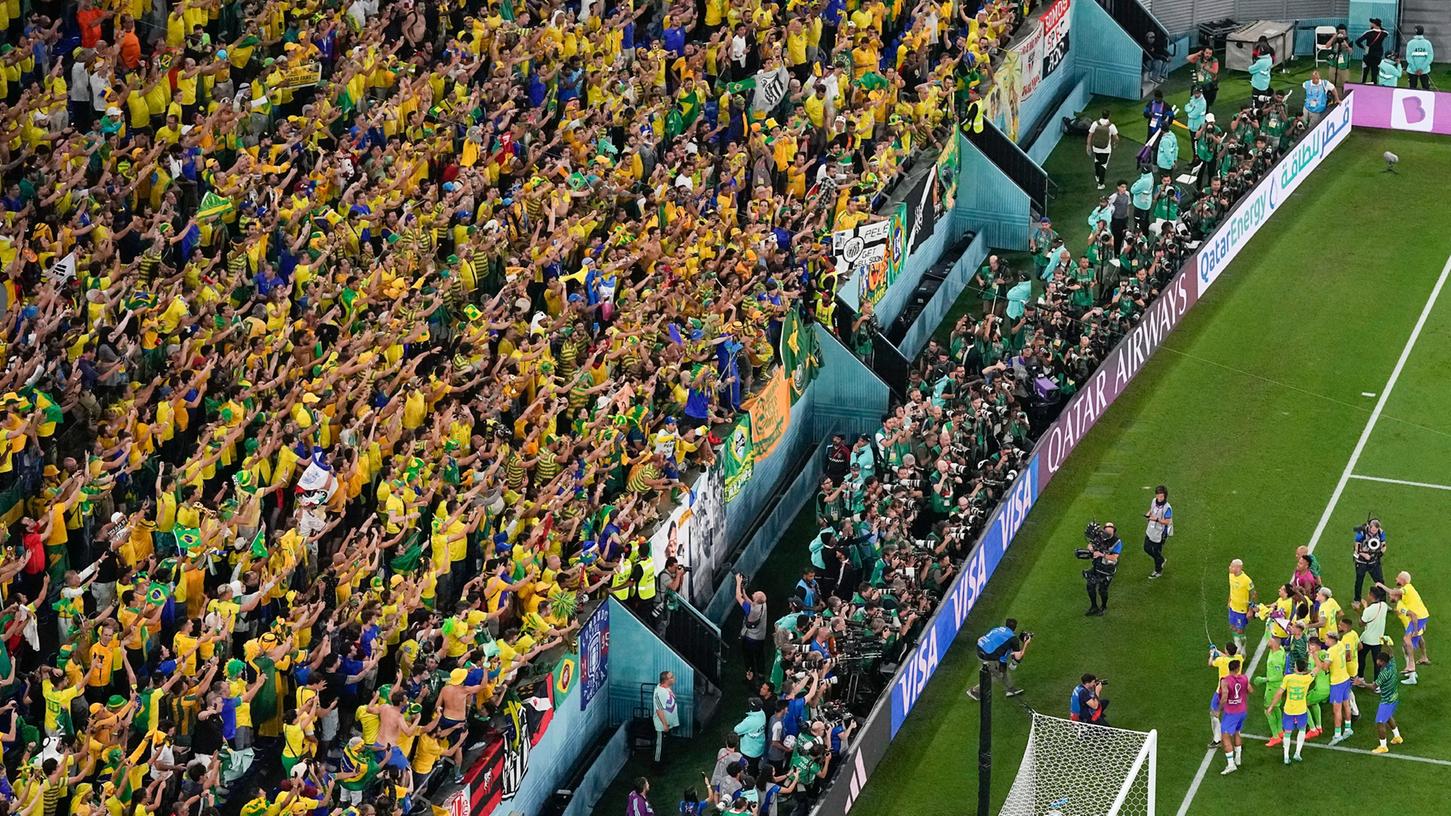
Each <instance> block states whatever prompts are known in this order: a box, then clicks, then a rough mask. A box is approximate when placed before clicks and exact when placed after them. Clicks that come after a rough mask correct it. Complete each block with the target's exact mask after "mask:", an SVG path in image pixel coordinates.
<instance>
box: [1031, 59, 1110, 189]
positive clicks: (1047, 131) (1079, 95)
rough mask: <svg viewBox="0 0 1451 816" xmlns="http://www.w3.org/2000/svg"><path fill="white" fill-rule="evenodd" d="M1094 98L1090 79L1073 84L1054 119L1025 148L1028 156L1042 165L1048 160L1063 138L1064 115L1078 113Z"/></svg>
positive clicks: (1053, 113) (1057, 109)
mask: <svg viewBox="0 0 1451 816" xmlns="http://www.w3.org/2000/svg"><path fill="white" fill-rule="evenodd" d="M1092 98H1093V94H1091V93H1089V92H1088V81H1087V80H1084V79H1080V80H1078V83H1077V84H1076V85H1074V86H1073V90H1072V91H1069V93H1068V96H1066V97H1064V99H1063V102H1062V104H1060V105H1059V106H1058V107H1057V108H1056V109H1054V110H1053V112H1052V116H1053V119H1052V121H1051V122H1049V124H1048V126H1047V127H1045V128H1043V132H1042V133H1040V134H1038V138H1037V139H1035V140H1033V143H1032V144H1030V145H1028V146H1027V147H1026V148H1025V150H1026V151H1027V153H1028V157H1029V158H1031V159H1032V160H1033V161H1034V162H1036V163H1037V164H1038V166H1040V167H1041V166H1042V165H1043V162H1045V161H1047V160H1048V156H1049V154H1051V153H1052V152H1053V148H1055V147H1057V146H1058V142H1059V141H1061V140H1062V139H1063V124H1062V123H1063V117H1065V116H1070V117H1071V116H1075V115H1077V114H1078V113H1079V112H1080V111H1082V110H1083V109H1084V108H1086V107H1088V101H1089V100H1090V99H1092Z"/></svg>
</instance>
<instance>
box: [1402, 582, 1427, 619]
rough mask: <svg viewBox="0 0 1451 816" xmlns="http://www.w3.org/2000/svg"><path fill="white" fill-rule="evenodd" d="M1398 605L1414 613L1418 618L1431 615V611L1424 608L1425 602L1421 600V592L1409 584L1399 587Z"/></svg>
mask: <svg viewBox="0 0 1451 816" xmlns="http://www.w3.org/2000/svg"><path fill="white" fill-rule="evenodd" d="M1400 605H1401V606H1404V607H1405V608H1406V609H1407V610H1408V611H1410V612H1412V613H1414V614H1415V616H1416V617H1417V618H1418V619H1420V620H1425V619H1426V618H1429V617H1431V613H1430V612H1429V611H1427V609H1426V603H1425V602H1424V601H1422V600H1421V593H1420V592H1417V591H1416V588H1415V587H1413V586H1411V585H1410V584H1406V585H1405V586H1403V587H1401V603H1400Z"/></svg>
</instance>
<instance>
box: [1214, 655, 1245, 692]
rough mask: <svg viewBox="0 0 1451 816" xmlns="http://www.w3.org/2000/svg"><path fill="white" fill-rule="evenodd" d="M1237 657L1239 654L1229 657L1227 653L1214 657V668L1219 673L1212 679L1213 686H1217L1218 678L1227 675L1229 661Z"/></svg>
mask: <svg viewBox="0 0 1451 816" xmlns="http://www.w3.org/2000/svg"><path fill="white" fill-rule="evenodd" d="M1238 659H1239V655H1235V656H1234V657H1232V658H1231V657H1230V656H1229V655H1227V654H1221V655H1220V656H1219V657H1216V658H1214V664H1213V665H1214V670H1215V671H1217V672H1218V673H1219V676H1218V677H1216V678H1215V679H1214V684H1215V687H1218V685H1219V681H1220V680H1223V679H1224V678H1226V677H1228V676H1229V662H1230V661H1231V660H1238Z"/></svg>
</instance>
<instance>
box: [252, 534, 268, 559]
mask: <svg viewBox="0 0 1451 816" xmlns="http://www.w3.org/2000/svg"><path fill="white" fill-rule="evenodd" d="M251 552H252V557H253V558H266V557H267V531H266V530H265V529H263V528H261V527H258V528H257V535H255V536H252V548H251Z"/></svg>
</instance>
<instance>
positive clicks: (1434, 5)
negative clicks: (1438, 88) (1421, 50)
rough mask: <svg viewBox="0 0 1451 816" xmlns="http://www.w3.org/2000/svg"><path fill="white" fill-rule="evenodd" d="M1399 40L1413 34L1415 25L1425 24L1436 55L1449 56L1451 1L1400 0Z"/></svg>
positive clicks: (1406, 38)
mask: <svg viewBox="0 0 1451 816" xmlns="http://www.w3.org/2000/svg"><path fill="white" fill-rule="evenodd" d="M1400 19H1401V24H1400V28H1401V40H1402V42H1404V41H1405V40H1408V39H1410V38H1411V36H1413V34H1414V33H1415V30H1416V26H1418V25H1419V26H1425V28H1426V38H1427V39H1429V40H1430V41H1431V44H1432V45H1434V46H1435V47H1436V56H1437V57H1439V58H1440V59H1442V60H1445V59H1446V58H1447V56H1451V2H1447V0H1401V17H1400Z"/></svg>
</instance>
